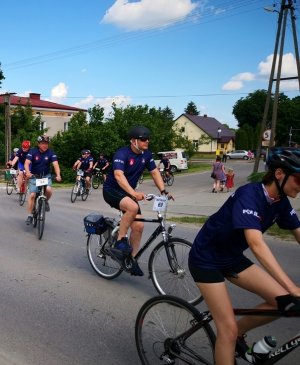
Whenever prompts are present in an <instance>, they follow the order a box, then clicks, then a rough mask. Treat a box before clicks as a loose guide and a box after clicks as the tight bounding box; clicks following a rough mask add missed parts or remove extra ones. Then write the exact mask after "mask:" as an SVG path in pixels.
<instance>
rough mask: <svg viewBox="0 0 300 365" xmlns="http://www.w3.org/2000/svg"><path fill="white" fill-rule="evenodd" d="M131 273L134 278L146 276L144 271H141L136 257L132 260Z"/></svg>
mask: <svg viewBox="0 0 300 365" xmlns="http://www.w3.org/2000/svg"><path fill="white" fill-rule="evenodd" d="M130 273H131V275H133V276H144V273H143V271H142V270H141V268H140V266H139V264H138V262H137V261H136V259H135V258H134V257H133V258H132V267H131V270H130Z"/></svg>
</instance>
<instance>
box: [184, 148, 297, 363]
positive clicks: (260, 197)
mask: <svg viewBox="0 0 300 365" xmlns="http://www.w3.org/2000/svg"><path fill="white" fill-rule="evenodd" d="M267 163H268V168H269V170H268V172H267V173H266V174H265V176H264V177H263V180H262V183H250V184H247V185H244V186H242V187H240V188H239V189H237V190H236V192H235V193H233V194H232V195H231V196H230V198H229V199H228V200H227V201H226V202H225V203H224V205H223V206H222V207H221V208H220V209H219V211H218V212H216V213H215V214H214V215H212V216H211V217H210V218H209V219H208V220H207V222H206V223H205V224H204V226H203V227H202V229H201V230H200V232H199V233H198V235H197V237H196V239H195V241H194V244H193V246H192V249H191V251H190V257H189V267H190V271H191V274H192V276H193V278H194V280H195V282H196V284H197V286H198V288H199V289H200V291H201V293H202V295H203V297H204V299H205V301H206V304H207V305H208V307H209V310H210V311H211V314H212V316H213V319H214V322H215V324H216V328H217V340H216V346H215V363H216V365H233V364H234V356H235V351H237V352H238V354H239V355H240V356H241V357H243V358H244V359H245V360H247V361H249V362H250V360H249V357H248V356H246V352H247V350H249V347H248V345H247V344H246V342H245V339H244V337H245V334H246V333H247V331H249V330H251V329H252V328H255V327H258V326H261V325H264V324H266V323H268V322H270V321H272V320H274V318H270V317H268V318H266V317H253V316H252V317H250V316H249V317H247V316H246V317H243V318H240V319H239V320H238V321H236V319H235V317H234V314H233V310H232V304H231V299H230V296H229V293H228V291H227V287H226V285H225V278H226V279H228V280H229V281H231V282H232V283H233V284H235V285H237V286H239V287H241V288H243V289H246V290H248V291H250V292H253V293H255V294H257V295H258V296H260V297H261V298H262V299H263V302H262V303H261V304H259V305H258V306H257V308H260V309H263V308H264V309H277V300H276V299H275V298H276V297H278V296H282V297H281V299H282V301H283V302H281V303H280V308H281V309H284V307H285V306H287V305H288V303H294V302H296V303H297V300H296V299H295V297H300V288H299V286H298V285H297V284H296V283H294V282H293V281H292V280H291V279H290V278H289V276H288V275H287V274H286V273H285V271H284V270H283V269H282V267H281V266H280V264H279V263H278V261H277V260H276V258H275V256H274V255H273V253H272V252H271V250H270V248H269V247H268V245H267V243H266V242H265V240H264V237H263V233H264V232H265V231H266V230H267V229H268V228H269V227H271V226H272V225H273V224H274V223H275V222H276V223H277V224H278V225H279V227H281V228H283V229H289V230H291V231H292V233H293V234H294V236H295V238H296V240H297V242H298V243H300V221H299V219H298V217H297V215H296V212H295V211H294V209H293V208H292V206H291V204H290V202H289V199H288V198H295V197H296V196H297V195H298V193H299V192H300V149H292V148H274V149H272V150H271V151H270V154H269V158H268V161H267ZM247 248H250V249H251V251H252V252H253V254H254V255H255V257H256V259H257V260H258V262H259V263H260V265H261V266H258V265H256V264H254V263H253V262H252V261H250V260H249V259H248V258H247V257H246V256H244V254H243V252H244V251H245V250H246V249H247ZM285 301H286V302H285ZM298 303H299V302H298ZM292 305H293V304H292ZM298 306H299V304H298ZM251 362H252V361H251ZM253 362H254V361H253Z"/></svg>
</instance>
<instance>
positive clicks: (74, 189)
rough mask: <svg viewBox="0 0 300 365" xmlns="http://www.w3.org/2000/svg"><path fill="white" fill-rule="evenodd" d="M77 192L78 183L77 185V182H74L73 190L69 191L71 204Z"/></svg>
mask: <svg viewBox="0 0 300 365" xmlns="http://www.w3.org/2000/svg"><path fill="white" fill-rule="evenodd" d="M79 191H80V183H79V181H76V182H75V184H74V186H73V189H72V191H71V202H72V203H74V202H75V200H76V198H77V195H78V193H79Z"/></svg>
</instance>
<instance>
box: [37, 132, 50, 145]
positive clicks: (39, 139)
mask: <svg viewBox="0 0 300 365" xmlns="http://www.w3.org/2000/svg"><path fill="white" fill-rule="evenodd" d="M37 141H38V142H39V143H40V142H46V143H49V141H50V138H49V136H46V134H43V135H42V136H38V138H37Z"/></svg>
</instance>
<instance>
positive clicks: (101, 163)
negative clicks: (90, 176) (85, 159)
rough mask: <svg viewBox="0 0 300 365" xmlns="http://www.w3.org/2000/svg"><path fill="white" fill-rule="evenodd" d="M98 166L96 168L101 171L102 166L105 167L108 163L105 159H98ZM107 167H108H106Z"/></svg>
mask: <svg viewBox="0 0 300 365" xmlns="http://www.w3.org/2000/svg"><path fill="white" fill-rule="evenodd" d="M97 162H98V165H97V167H99V169H101V170H102V169H103V167H104V166H106V164H107V163H108V161H107V159H106V158H99V160H98V161H97ZM107 167H108V166H107Z"/></svg>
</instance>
